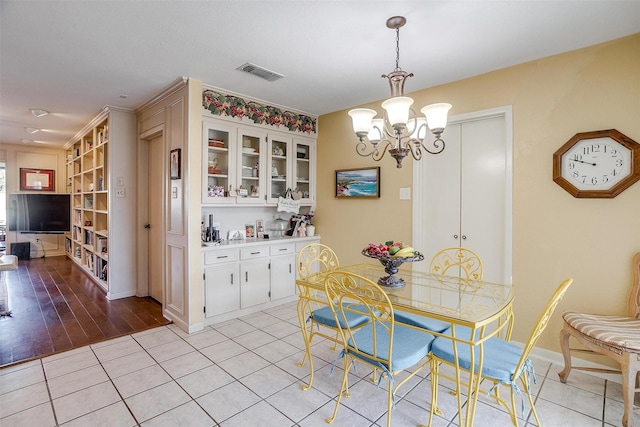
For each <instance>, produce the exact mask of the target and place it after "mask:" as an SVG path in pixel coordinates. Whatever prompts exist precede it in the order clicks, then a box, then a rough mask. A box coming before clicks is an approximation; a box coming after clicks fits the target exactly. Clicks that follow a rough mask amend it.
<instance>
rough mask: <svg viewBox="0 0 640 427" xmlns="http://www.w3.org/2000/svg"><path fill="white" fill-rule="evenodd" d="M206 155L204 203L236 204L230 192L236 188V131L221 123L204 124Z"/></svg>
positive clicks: (204, 158)
mask: <svg viewBox="0 0 640 427" xmlns="http://www.w3.org/2000/svg"><path fill="white" fill-rule="evenodd" d="M203 126H204V128H203V132H202V133H203V137H204V143H203V145H204V155H203V161H204V164H203V177H204V182H203V186H202V191H203V194H202V202H203V203H215V204H228V203H234V202H235V198H234V197H231V195H230V190H231V189H234V188H235V176H234V173H235V164H233V163H232V159H233V156H234V154H235V153H234V152H235V147H234V144H235V141H236V130H235V128H233V127H231V126H226V125H224V124H219V123H210V122H206V121H205V122H204V124H203Z"/></svg>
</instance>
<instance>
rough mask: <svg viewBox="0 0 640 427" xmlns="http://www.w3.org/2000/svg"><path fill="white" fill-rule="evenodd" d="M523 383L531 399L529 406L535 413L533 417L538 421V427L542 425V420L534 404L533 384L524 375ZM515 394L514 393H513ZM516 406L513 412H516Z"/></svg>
mask: <svg viewBox="0 0 640 427" xmlns="http://www.w3.org/2000/svg"><path fill="white" fill-rule="evenodd" d="M522 382H523V383H524V392H525V393H527V397H528V398H529V405H530V406H531V412H533V417H534V418H535V419H536V424H537V425H541V424H540V418H538V411H536V407H535V405H534V404H533V396H531V383H529V380H528V379H527V376H526V375H524V376H523V377H522ZM511 393H512V394H513V391H512V392H511ZM514 405H515V394H514ZM515 408H516V407H515V406H514V407H513V410H514V412H515Z"/></svg>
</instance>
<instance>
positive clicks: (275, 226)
mask: <svg viewBox="0 0 640 427" xmlns="http://www.w3.org/2000/svg"><path fill="white" fill-rule="evenodd" d="M288 227H289V221H288V220H286V219H282V218H280V217H279V216H278V217H276V218H274V220H273V221H271V223H270V224H269V231H270V232H271V235H272V236H273V237H284V232H285V231H286V229H287V228H288Z"/></svg>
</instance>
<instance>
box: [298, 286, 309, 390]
mask: <svg viewBox="0 0 640 427" xmlns="http://www.w3.org/2000/svg"><path fill="white" fill-rule="evenodd" d="M308 306H309V302H308V301H306V300H304V299H300V300H298V310H297V311H298V322H300V331H301V332H302V340H303V341H304V356H303V357H302V361H301V362H299V363H298V366H299V367H302V366H304V362H305V360H307V359H309V383H308V384H307V385H303V386H302V387H301V388H302V390H309V389H310V388H311V385H312V384H313V358H312V357H311V339H312V338H313V334H309V333H308V331H307V320H306V318H305V311H306V308H307V307H308ZM311 327H312V328H313V324H312V325H311Z"/></svg>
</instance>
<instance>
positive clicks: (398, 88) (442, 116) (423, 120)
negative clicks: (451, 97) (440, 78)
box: [349, 16, 451, 168]
mask: <svg viewBox="0 0 640 427" xmlns="http://www.w3.org/2000/svg"><path fill="white" fill-rule="evenodd" d="M406 22H407V20H406V19H405V18H404V16H392V17H391V18H389V19H387V27H388V28H390V29H394V30H396V68H395V69H394V70H393V71H392V72H391V73H389V74H383V75H382V77H384V78H386V79H388V80H389V88H390V89H391V98H389V99H387V100H386V101H384V102H383V103H382V108H384V110H385V113H384V116H383V118H374V117H375V116H376V114H377V112H376V111H375V110H371V109H369V108H355V109H353V110H351V111H349V115H350V116H351V119H352V121H353V130H354V132H355V134H356V136H357V137H358V138H359V139H360V142H358V143H357V144H356V152H357V153H358V154H359V155H361V156H363V157H366V156H371V157H372V158H373V160H375V161H379V160H380V159H382V158H383V157H384V155H385V153H386V152H387V151H389V154H390V155H391V156H392V157H393V158H394V159H396V162H397V167H399V168H401V167H402V160H403V159H404V158H405V157H406V156H407V155H408V154H409V153H411V156H412V157H413V158H414V159H415V160H420V159H421V158H422V151H423V150H424V151H426V152H428V153H430V154H439V153H441V152H442V151H443V150H444V145H445V144H444V141H443V140H442V138H440V136H441V135H442V132H444V128H445V127H446V126H447V114H448V112H449V109H451V104H446V103H437V104H431V105H427V106H426V107H423V108H422V109H421V110H420V112H422V114H423V115H424V116H420V117H418V116H417V115H416V113H415V111H414V110H413V108H411V105H413V99H411V98H410V97H408V96H404V84H405V81H406V79H407V78H408V77H413V73H407V72H406V71H403V70H402V69H401V68H400V65H399V62H400V28H401V27H402V26H404V24H406ZM427 127H428V128H429V130H430V131H431V133H433V135H435V139H434V140H433V141H432V142H431V144H430V147H429V148H427V146H426V145H425V139H427V138H426V137H427ZM427 144H429V143H428V142H427Z"/></svg>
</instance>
